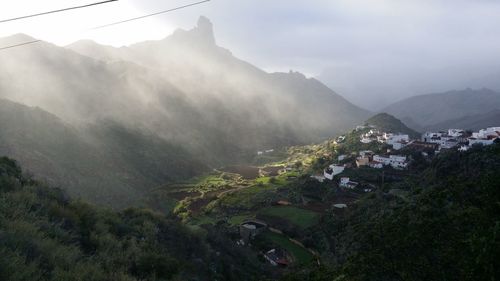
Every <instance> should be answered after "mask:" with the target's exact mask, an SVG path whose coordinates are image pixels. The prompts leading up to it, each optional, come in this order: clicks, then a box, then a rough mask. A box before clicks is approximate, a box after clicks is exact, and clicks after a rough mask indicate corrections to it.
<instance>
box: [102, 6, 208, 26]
mask: <svg viewBox="0 0 500 281" xmlns="http://www.w3.org/2000/svg"><path fill="white" fill-rule="evenodd" d="M210 1H211V0H205V1H200V2H196V3H191V4H188V5H184V6H180V7H177V8H173V9H168V10H164V11H160V12H156V13H152V14H149V15H144V16H140V17H136V18H131V19H126V20H122V21H117V22H114V23H109V24H105V25H101V26H96V27H94V28H92V29H100V28H105V27H110V26H113V25H118V24H122V23H126V22H131V21H136V20H141V19H144V18H149V17H153V16H158V15H161V14H166V13H170V12H173V11H177V10H181V9H184V8H188V7H192V6H196V5H200V4H203V3H206V2H210Z"/></svg>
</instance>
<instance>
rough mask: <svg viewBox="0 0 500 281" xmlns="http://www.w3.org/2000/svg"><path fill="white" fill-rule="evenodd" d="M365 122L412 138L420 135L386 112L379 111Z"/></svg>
mask: <svg viewBox="0 0 500 281" xmlns="http://www.w3.org/2000/svg"><path fill="white" fill-rule="evenodd" d="M365 123H366V124H370V125H375V126H377V128H380V129H382V130H384V131H386V132H394V133H405V134H408V135H410V137H412V138H418V137H419V136H420V133H418V132H417V131H415V130H413V129H410V128H409V127H408V126H406V125H405V124H404V123H403V122H401V120H399V119H397V118H396V117H394V116H392V115H390V114H387V113H379V114H377V115H375V116H373V117H371V118H370V119H368V120H366V122H365Z"/></svg>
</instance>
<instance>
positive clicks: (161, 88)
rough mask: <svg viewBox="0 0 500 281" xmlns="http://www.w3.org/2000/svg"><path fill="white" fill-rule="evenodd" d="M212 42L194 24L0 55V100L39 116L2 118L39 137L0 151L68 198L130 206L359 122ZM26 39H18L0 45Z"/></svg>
mask: <svg viewBox="0 0 500 281" xmlns="http://www.w3.org/2000/svg"><path fill="white" fill-rule="evenodd" d="M213 34H214V32H213V27H212V24H211V23H210V21H209V20H208V19H206V18H204V17H201V18H200V20H199V22H198V25H197V26H196V27H195V28H193V29H191V30H177V31H176V32H175V33H174V34H172V35H171V36H168V37H166V38H165V39H163V40H159V41H147V42H142V43H138V44H134V45H131V46H129V47H122V48H114V47H110V46H101V45H98V44H96V43H93V42H91V41H82V42H77V43H75V44H72V45H70V46H68V47H67V48H61V47H58V46H55V45H53V44H50V43H47V42H39V43H37V44H32V45H28V46H23V47H19V48H13V49H9V50H4V51H2V52H0V60H1V61H2V64H0V98H3V99H6V100H9V101H11V102H14V103H18V104H21V105H26V106H28V107H36V108H37V109H36V110H41V111H43V112H44V114H45V115H46V116H45V115H44V116H45V117H47V116H50V117H47V118H42V117H37V116H35V117H33V118H31V117H32V116H31V115H30V114H32V111H33V110H35V109H33V108H19V107H18V106H14V107H15V108H17V109H18V110H19V111H21V112H25V113H15V112H14V111H13V112H11V111H6V112H5V116H6V117H5V118H2V119H0V126H3V127H6V128H10V127H12V128H14V129H15V130H18V129H19V130H22V128H34V127H36V128H37V130H35V131H34V132H38V133H40V134H42V133H43V134H47V135H46V136H45V137H46V139H45V138H42V137H41V136H38V135H36V136H34V137H33V138H40V139H41V141H40V142H35V141H33V142H32V143H30V144H29V145H21V143H22V142H23V141H25V140H24V139H23V138H25V137H26V134H29V133H30V132H29V131H25V132H24V131H23V134H21V135H10V134H6V135H4V136H3V137H4V138H5V140H4V142H3V144H4V150H3V152H2V153H4V154H5V155H7V156H12V157H15V158H17V159H19V160H20V161H21V163H22V164H23V165H25V167H27V168H28V169H30V170H33V171H34V172H36V174H37V175H39V176H40V177H41V178H46V179H47V180H49V182H51V183H53V184H56V185H60V186H65V188H67V189H68V190H69V191H70V193H71V195H73V196H77V197H78V196H82V197H83V198H86V199H89V200H91V201H92V202H99V203H102V202H106V203H108V202H112V201H115V202H116V201H119V202H131V201H133V200H134V199H137V198H138V197H140V195H141V194H142V193H143V191H144V190H148V189H150V188H153V187H155V186H156V185H158V184H159V183H160V182H161V183H168V182H174V181H178V180H181V179H185V178H189V177H191V176H193V175H195V174H199V173H202V172H203V171H205V170H206V169H207V168H213V167H220V166H223V165H228V164H233V163H245V162H247V161H250V160H252V159H253V157H254V156H255V153H256V151H257V150H262V149H270V148H275V147H281V146H288V145H295V144H304V143H310V142H316V141H320V140H323V139H326V138H328V137H330V136H333V135H335V134H337V133H341V132H342V131H344V130H346V129H348V128H350V127H352V126H353V125H355V124H358V123H359V122H361V121H362V120H364V119H366V118H367V117H368V116H369V114H370V113H369V112H367V111H365V110H363V109H360V108H358V107H356V106H354V105H352V104H351V103H349V102H348V101H347V100H345V99H344V98H342V97H341V96H340V95H338V94H336V93H335V92H333V91H332V90H330V89H329V88H328V87H326V86H324V85H323V84H322V83H321V82H319V81H318V80H315V79H308V78H306V77H305V76H304V75H302V74H300V73H296V72H290V73H272V74H271V73H266V72H264V71H262V70H260V69H258V68H256V67H254V66H252V65H251V64H249V63H247V62H244V61H242V60H239V59H237V58H235V57H234V56H233V55H232V54H231V53H230V52H229V51H228V50H226V49H223V48H221V47H219V46H217V45H216V40H215V38H214V35H213ZM30 40H33V39H32V38H30V37H28V36H26V35H22V34H18V35H15V36H11V37H8V38H4V39H0V46H7V45H11V44H16V43H21V42H26V41H30ZM26 112H27V113H26ZM9 114H20V115H23V116H25V117H26V119H22V121H23V122H22V123H19V122H16V121H21V120H16V118H11V116H10V115H9ZM12 116H14V115H12ZM40 118H41V120H43V123H42V124H39V125H36V124H37V122H38V121H40ZM50 120H52V121H50ZM55 120H57V121H55ZM49 125H52V126H53V127H48V128H45V126H49ZM59 131H62V132H65V133H64V134H62V135H60V132H59ZM51 138H53V139H56V140H57V141H59V142H60V143H55V144H53V143H52V142H53V141H54V140H52V139H51ZM63 141H64V142H63ZM42 148H43V149H42ZM64 151H70V152H68V153H67V154H65V153H64ZM87 151H88V154H86V153H85V152H87ZM14 152H15V153H14ZM39 152H42V153H39ZM65 155H67V156H65ZM69 155H71V156H69ZM56 158H57V159H58V160H57V161H56V160H54V159H56ZM59 158H60V159H59ZM80 166H81V167H80ZM103 167H112V168H111V169H103ZM103 171H108V172H109V171H110V172H109V173H107V174H104V172H103ZM83 179H85V180H83ZM162 181H163V182H162Z"/></svg>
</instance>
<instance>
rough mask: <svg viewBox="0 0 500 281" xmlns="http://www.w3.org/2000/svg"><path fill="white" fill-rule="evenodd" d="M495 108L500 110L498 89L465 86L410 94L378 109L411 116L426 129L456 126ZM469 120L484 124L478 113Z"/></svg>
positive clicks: (480, 124)
mask: <svg viewBox="0 0 500 281" xmlns="http://www.w3.org/2000/svg"><path fill="white" fill-rule="evenodd" d="M495 110H500V93H497V92H495V91H492V90H489V89H479V90H472V89H466V90H462V91H450V92H446V93H439V94H429V95H422V96H415V97H411V98H408V99H405V100H402V101H399V102H396V103H394V104H392V105H390V106H388V107H386V108H385V109H383V110H382V111H383V112H387V113H389V114H392V115H394V116H396V117H397V118H399V119H402V120H408V121H410V120H411V121H410V122H414V123H415V124H417V125H419V126H421V127H422V128H424V129H430V128H435V127H436V126H435V125H436V124H443V125H444V124H445V125H446V126H448V127H457V128H460V127H461V126H460V125H461V124H462V122H461V121H460V120H463V118H466V117H468V116H478V115H484V114H488V113H489V112H491V111H495ZM472 123H473V124H475V125H477V126H479V127H485V126H486V125H487V124H488V122H485V123H483V121H482V118H481V117H479V118H478V119H477V122H472ZM465 125H467V124H465Z"/></svg>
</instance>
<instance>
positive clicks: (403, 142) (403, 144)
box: [392, 141, 408, 150]
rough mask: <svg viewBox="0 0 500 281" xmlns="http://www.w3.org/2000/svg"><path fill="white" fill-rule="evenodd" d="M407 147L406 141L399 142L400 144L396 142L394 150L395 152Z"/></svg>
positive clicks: (393, 146)
mask: <svg viewBox="0 0 500 281" xmlns="http://www.w3.org/2000/svg"><path fill="white" fill-rule="evenodd" d="M407 145H408V142H406V141H398V142H395V143H393V144H392V148H393V149H394V150H400V149H402V148H403V147H405V146H407Z"/></svg>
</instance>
